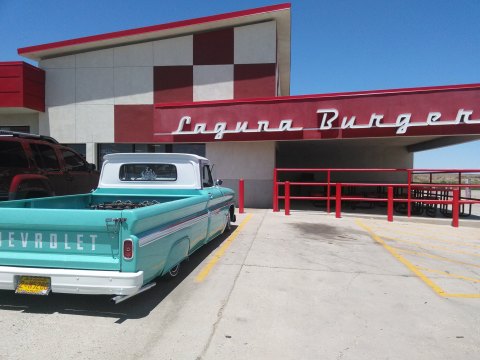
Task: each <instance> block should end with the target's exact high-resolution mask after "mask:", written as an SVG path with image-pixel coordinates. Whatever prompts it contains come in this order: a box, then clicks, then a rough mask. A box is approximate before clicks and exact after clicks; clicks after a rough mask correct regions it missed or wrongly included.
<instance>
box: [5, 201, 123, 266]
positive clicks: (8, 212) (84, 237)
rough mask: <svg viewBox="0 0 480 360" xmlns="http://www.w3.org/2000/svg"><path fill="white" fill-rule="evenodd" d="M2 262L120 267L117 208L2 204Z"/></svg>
mask: <svg viewBox="0 0 480 360" xmlns="http://www.w3.org/2000/svg"><path fill="white" fill-rule="evenodd" d="M0 216H1V218H2V222H1V224H0V265H4V266H5V265H6V266H25V267H45V268H63V269H86V270H119V269H120V258H119V235H118V232H119V228H118V227H119V226H120V225H121V223H120V222H118V223H116V222H115V219H116V218H118V217H120V216H121V214H120V212H119V211H101V212H97V211H90V210H78V209H77V210H64V209H25V208H23V209H22V208H20V209H15V208H9V209H0Z"/></svg>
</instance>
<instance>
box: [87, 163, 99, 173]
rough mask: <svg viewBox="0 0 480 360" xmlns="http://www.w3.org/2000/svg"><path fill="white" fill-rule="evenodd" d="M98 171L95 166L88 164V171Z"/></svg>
mask: <svg viewBox="0 0 480 360" xmlns="http://www.w3.org/2000/svg"><path fill="white" fill-rule="evenodd" d="M96 169H97V167H96V166H95V164H90V163H88V170H90V171H95V170H96Z"/></svg>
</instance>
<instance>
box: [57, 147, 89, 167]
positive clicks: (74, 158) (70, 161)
mask: <svg viewBox="0 0 480 360" xmlns="http://www.w3.org/2000/svg"><path fill="white" fill-rule="evenodd" d="M61 152H62V154H63V159H64V160H65V168H66V169H67V170H69V171H87V170H88V167H87V164H86V163H85V161H84V160H83V159H82V158H81V157H80V156H79V155H77V154H75V153H74V152H73V151H70V150H64V149H62V150H61Z"/></svg>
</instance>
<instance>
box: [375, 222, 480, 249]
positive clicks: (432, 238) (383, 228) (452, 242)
mask: <svg viewBox="0 0 480 360" xmlns="http://www.w3.org/2000/svg"><path fill="white" fill-rule="evenodd" d="M375 227H377V228H380V230H388V231H392V229H391V228H387V227H384V226H378V225H375ZM393 230H394V231H395V232H398V233H401V234H406V235H413V236H421V237H423V238H425V239H430V240H434V241H439V242H444V243H448V244H455V245H462V246H470V247H474V248H478V249H480V245H475V244H471V243H468V242H464V241H454V240H446V239H440V238H437V237H434V236H427V235H423V233H420V232H411V231H405V230H398V229H397V228H395V229H393ZM472 241H473V240H472Z"/></svg>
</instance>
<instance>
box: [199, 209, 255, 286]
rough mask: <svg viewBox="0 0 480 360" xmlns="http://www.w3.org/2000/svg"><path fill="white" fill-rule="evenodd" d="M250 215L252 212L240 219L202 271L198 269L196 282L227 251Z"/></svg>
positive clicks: (201, 279) (205, 275)
mask: <svg viewBox="0 0 480 360" xmlns="http://www.w3.org/2000/svg"><path fill="white" fill-rule="evenodd" d="M252 216H253V215H252V214H248V215H247V217H246V218H245V219H244V220H243V221H242V223H241V224H240V225H239V226H238V227H237V228H236V229H235V231H234V232H233V233H232V235H230V236H229V237H228V239H227V240H225V241H224V243H223V244H222V246H220V249H218V251H217V252H216V253H215V254H214V255H213V257H212V259H211V260H210V261H209V262H208V264H207V265H205V267H204V268H203V269H202V271H200V273H199V274H198V275H197V277H196V278H195V281H196V282H202V281H203V280H205V278H206V277H207V276H208V274H209V273H210V270H212V269H213V267H214V266H215V264H216V263H217V262H218V260H220V258H221V257H222V256H223V254H225V251H227V249H228V248H229V247H230V245H231V244H232V242H233V241H234V240H235V239H236V238H237V236H238V234H239V233H240V231H241V230H242V229H243V227H244V226H245V225H246V224H247V222H249V221H250V219H251V218H252Z"/></svg>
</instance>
